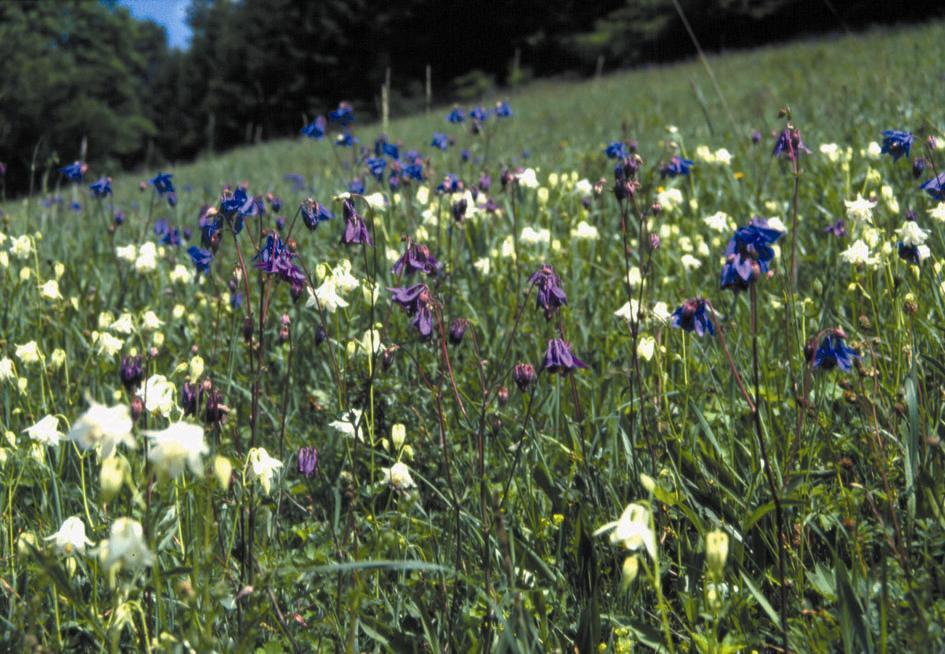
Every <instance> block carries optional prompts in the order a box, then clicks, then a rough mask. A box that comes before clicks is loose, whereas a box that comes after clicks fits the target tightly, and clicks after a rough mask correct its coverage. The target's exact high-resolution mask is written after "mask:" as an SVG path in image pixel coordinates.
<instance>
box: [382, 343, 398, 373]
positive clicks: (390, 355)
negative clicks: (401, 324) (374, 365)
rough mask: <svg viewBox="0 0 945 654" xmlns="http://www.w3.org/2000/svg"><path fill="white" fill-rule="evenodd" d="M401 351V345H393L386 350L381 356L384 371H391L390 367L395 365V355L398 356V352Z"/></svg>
mask: <svg viewBox="0 0 945 654" xmlns="http://www.w3.org/2000/svg"><path fill="white" fill-rule="evenodd" d="M399 349H400V346H399V345H391V346H390V347H389V348H387V349H385V350H384V353H383V354H382V355H381V366H382V367H383V368H384V370H389V369H390V367H391V366H392V365H394V355H396V354H397V350H399Z"/></svg>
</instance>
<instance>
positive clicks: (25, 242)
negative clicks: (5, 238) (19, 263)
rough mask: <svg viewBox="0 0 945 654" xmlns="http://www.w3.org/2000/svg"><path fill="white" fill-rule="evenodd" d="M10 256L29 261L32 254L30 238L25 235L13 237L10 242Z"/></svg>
mask: <svg viewBox="0 0 945 654" xmlns="http://www.w3.org/2000/svg"><path fill="white" fill-rule="evenodd" d="M10 254H12V255H13V256H14V257H16V258H17V259H21V260H22V259H29V258H30V255H31V254H33V242H32V241H31V240H30V237H29V236H27V235H26V234H24V235H23V236H16V237H14V238H13V239H12V240H11V241H10Z"/></svg>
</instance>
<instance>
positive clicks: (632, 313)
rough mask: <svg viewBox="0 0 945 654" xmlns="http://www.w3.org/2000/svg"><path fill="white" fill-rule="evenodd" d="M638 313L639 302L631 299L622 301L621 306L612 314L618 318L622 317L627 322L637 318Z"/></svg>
mask: <svg viewBox="0 0 945 654" xmlns="http://www.w3.org/2000/svg"><path fill="white" fill-rule="evenodd" d="M638 314H639V303H638V302H637V301H636V300H631V301H630V302H626V303H624V305H623V306H622V307H620V308H619V309H617V310H616V311H614V315H615V316H617V317H618V318H623V319H624V320H626V321H627V322H631V321H634V320H636V319H637V316H638Z"/></svg>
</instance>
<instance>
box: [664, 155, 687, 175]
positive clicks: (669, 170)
mask: <svg viewBox="0 0 945 654" xmlns="http://www.w3.org/2000/svg"><path fill="white" fill-rule="evenodd" d="M692 165H693V164H692V160H691V159H683V158H682V157H680V156H679V155H675V156H673V158H672V159H670V160H669V163H667V164H666V165H665V166H663V167H662V168H660V177H679V176H680V175H688V174H689V171H690V170H691V169H692Z"/></svg>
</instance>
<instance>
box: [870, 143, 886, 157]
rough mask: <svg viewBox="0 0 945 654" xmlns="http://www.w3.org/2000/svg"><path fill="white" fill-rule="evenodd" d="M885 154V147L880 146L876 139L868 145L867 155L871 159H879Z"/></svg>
mask: <svg viewBox="0 0 945 654" xmlns="http://www.w3.org/2000/svg"><path fill="white" fill-rule="evenodd" d="M882 154H883V149H882V148H881V147H879V143H877V142H876V141H870V144H869V145H868V146H866V156H867V157H869V158H870V159H879V158H880V157H881V156H882Z"/></svg>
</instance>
